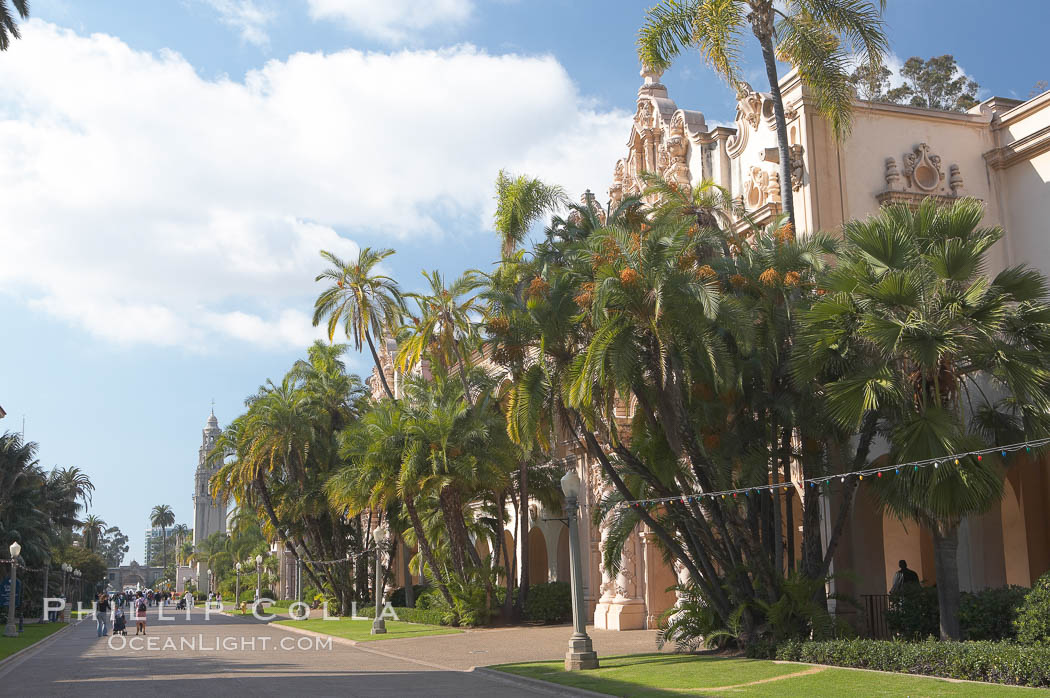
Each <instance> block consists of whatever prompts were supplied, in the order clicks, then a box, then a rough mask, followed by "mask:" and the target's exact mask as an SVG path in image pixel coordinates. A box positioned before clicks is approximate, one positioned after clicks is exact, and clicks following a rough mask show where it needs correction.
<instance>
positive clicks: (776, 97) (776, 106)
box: [755, 29, 797, 234]
mask: <svg viewBox="0 0 1050 698" xmlns="http://www.w3.org/2000/svg"><path fill="white" fill-rule="evenodd" d="M762 34H763V35H759V31H758V30H757V29H756V31H755V36H756V37H758V40H759V43H760V44H761V45H762V62H763V63H764V64H765V68H766V77H767V78H768V79H769V91H770V92H771V93H772V95H773V117H774V121H775V123H776V127H777V128H776V131H777V151H778V152H779V153H780V204H781V206H782V207H783V209H784V213H786V214H787V217H788V222H790V223H791V228H792V230H795V201H794V199H793V198H792V193H793V190H792V189H791V149H790V147H789V145H788V132H787V120H786V119H785V118H784V98H783V96H781V94H780V80H779V78H778V77H777V58H776V54H775V53H774V52H773V36H772V31H770V32H769V33H768V35H767V34H765V31H764V30H763V32H762ZM795 232H796V234H797V230H795Z"/></svg>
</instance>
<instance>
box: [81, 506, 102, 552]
mask: <svg viewBox="0 0 1050 698" xmlns="http://www.w3.org/2000/svg"><path fill="white" fill-rule="evenodd" d="M106 527H107V524H106V522H105V521H103V520H102V519H101V518H100V517H98V516H95V515H94V514H88V515H87V517H85V519H84V523H82V524H81V525H80V531H81V534H82V535H83V536H84V547H85V548H87V549H88V550H97V549H98V545H99V543H100V542H102V536H103V535H105V533H106Z"/></svg>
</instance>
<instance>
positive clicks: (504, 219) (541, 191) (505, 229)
mask: <svg viewBox="0 0 1050 698" xmlns="http://www.w3.org/2000/svg"><path fill="white" fill-rule="evenodd" d="M564 203H566V196H565V190H564V189H562V188H561V187H560V186H557V185H550V184H545V183H544V182H542V181H540V180H539V179H534V178H530V177H526V176H525V175H519V176H518V177H516V178H511V177H510V176H509V175H508V174H507V172H506V171H504V170H500V172H499V175H498V176H497V177H496V217H495V225H496V232H497V233H498V234H499V236H500V238H501V240H502V253H503V260H504V267H506V269H501V270H500V271H501V272H503V273H502V274H499V278H498V279H495V281H496V284H497V287H498V286H499V285H500V284H499V281H501V280H502V281H504V284H506V283H507V282H509V283H510V285H511V288H507V289H504V292H509V293H510V294H511V295H512V296H514V298H513V300H514V301H518V302H517V303H515V304H514V305H517V306H519V307H520V306H522V305H523V303H522V302H521V301H523V300H524V296H525V295H526V293H527V290H526V287H525V284H524V283H523V282H524V281H525V279H522V278H520V276H521V275H520V274H515V273H514V272H515V271H517V270H518V269H519V268H520V267H521V265H518V264H515V263H514V262H513V261H512V260H511V256H512V255H513V253H514V251H515V250H516V249H517V248H518V245H520V244H521V242H522V241H523V240H524V239H525V236H526V234H528V231H529V228H530V227H531V226H532V224H533V223H535V222H536V221H537V220H538V219H539V218H540V217H541V216H543V215H545V214H547V213H549V212H551V211H552V210H554V209H556V208H557V207H558V206H560V205H562V204H564ZM586 213H588V214H590V213H592V212H591V211H587V212H586ZM507 300H508V301H511V299H510V298H508V299H507ZM497 307H498V306H497ZM497 312H498V311H497ZM490 319H491V318H490ZM506 324H507V327H508V329H509V327H510V321H509V320H508V321H507V323H506ZM521 368H523V366H522V363H521V362H520V361H515V362H513V363H512V364H511V366H510V373H511V378H512V380H514V381H517V380H519V379H520V377H521V375H520V369H521ZM516 369H517V370H516ZM520 455H521V457H520V458H519V460H518V477H517V485H518V496H517V500H518V511H517V522H518V535H517V538H518V540H519V541H522V545H521V546H520V548H521V551H520V552H519V553H518V559H519V564H518V570H519V578H518V603H517V607H518V608H519V610H520V609H522V608H524V604H525V599H526V598H527V597H528V593H529V546H528V545H527V544H526V542H527V541H528V540H529V465H530V463H531V462H532V458H531V456H532V455H534V454H532V453H529V452H527V451H524V450H523V451H522V453H521V454H520ZM500 514H501V516H502V512H500ZM507 572H508V577H509V576H510V570H508V571H507ZM508 602H509V599H508Z"/></svg>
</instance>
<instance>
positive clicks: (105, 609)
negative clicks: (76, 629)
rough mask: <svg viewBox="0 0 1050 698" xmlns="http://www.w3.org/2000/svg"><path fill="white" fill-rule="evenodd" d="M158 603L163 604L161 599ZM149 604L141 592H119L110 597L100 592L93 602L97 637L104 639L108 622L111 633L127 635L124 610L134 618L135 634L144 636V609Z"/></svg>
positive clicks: (107, 630)
mask: <svg viewBox="0 0 1050 698" xmlns="http://www.w3.org/2000/svg"><path fill="white" fill-rule="evenodd" d="M157 602H158V603H163V599H158V600H157ZM149 604H150V599H148V598H147V597H146V595H145V594H143V593H142V592H141V591H139V592H136V593H134V594H132V593H130V592H121V593H119V594H115V595H114V596H112V597H111V596H110V595H109V594H107V593H106V592H102V593H101V594H99V595H98V599H97V600H96V602H95V625H96V630H97V631H98V636H99V637H106V636H107V635H108V634H109V631H110V621H112V622H113V632H114V634H116V633H121V634H127V630H125V625H126V623H127V619H126V616H125V611H124V609H125V608H128V610H129V611H131V612H132V613H133V614H134V617H135V634H136V635H138V634H140V633H141V634H142V635H145V634H146V609H147V607H148V605H149Z"/></svg>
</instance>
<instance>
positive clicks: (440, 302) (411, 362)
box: [397, 271, 484, 406]
mask: <svg viewBox="0 0 1050 698" xmlns="http://www.w3.org/2000/svg"><path fill="white" fill-rule="evenodd" d="M423 277H424V278H425V279H426V280H427V283H429V284H430V293H429V295H419V294H413V295H412V297H413V298H414V299H415V300H416V303H417V304H418V305H419V311H420V315H421V317H419V318H415V317H414V318H412V324H411V325H409V326H408V328H407V329H408V330H409V332H410V334H409V337H408V338H407V339H406V340H405V341H404V342H403V343H402V344H401V347H400V348H399V349H398V354H397V365H398V368H400V369H401V370H403V371H408V370H409V369H411V368H412V367H413V366H415V365H416V364H417V363H419V361H420V360H421V359H422V358H423V355H424V353H428V352H429V353H430V354H431V355H432V356H433V357H434V358H436V359H438V360H439V361H440V362H441V363H442V365H443V366H444V367H445V368H449V367H450V366H451V365H452V364H453V363H456V364H457V365H458V373H459V380H460V382H461V384H462V385H463V395H464V399H465V400H466V401H467V404H468V405H470V406H473V405H474V400H473V395H472V393H471V390H470V385H469V383H468V382H467V373H468V371H469V366H470V365H469V364H468V362H467V360H466V354H465V353H464V347H465V346H466V348H467V349H468V350H469V347H470V345H471V344H472V343H473V342H474V340H475V339H476V338H477V327H476V325H475V319H476V318H475V314H476V312H477V310H478V309H477V307H476V305H477V301H478V297H477V296H476V295H470V294H472V293H473V292H474V291H475V290H477V289H478V288H480V287H481V286H482V285H483V284H484V280H483V279H482V277H481V276H480V275H478V274H477V273H476V272H472V271H468V272H464V273H463V274H462V275H460V277H459V278H457V279H456V280H455V281H453V282H452V283H451V284H449V285H446V284H445V280H444V278H443V277H442V276H441V272H439V271H431V272H427V271H424V272H423ZM432 345H433V347H432ZM432 348H433V349H435V351H431V349H432Z"/></svg>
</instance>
